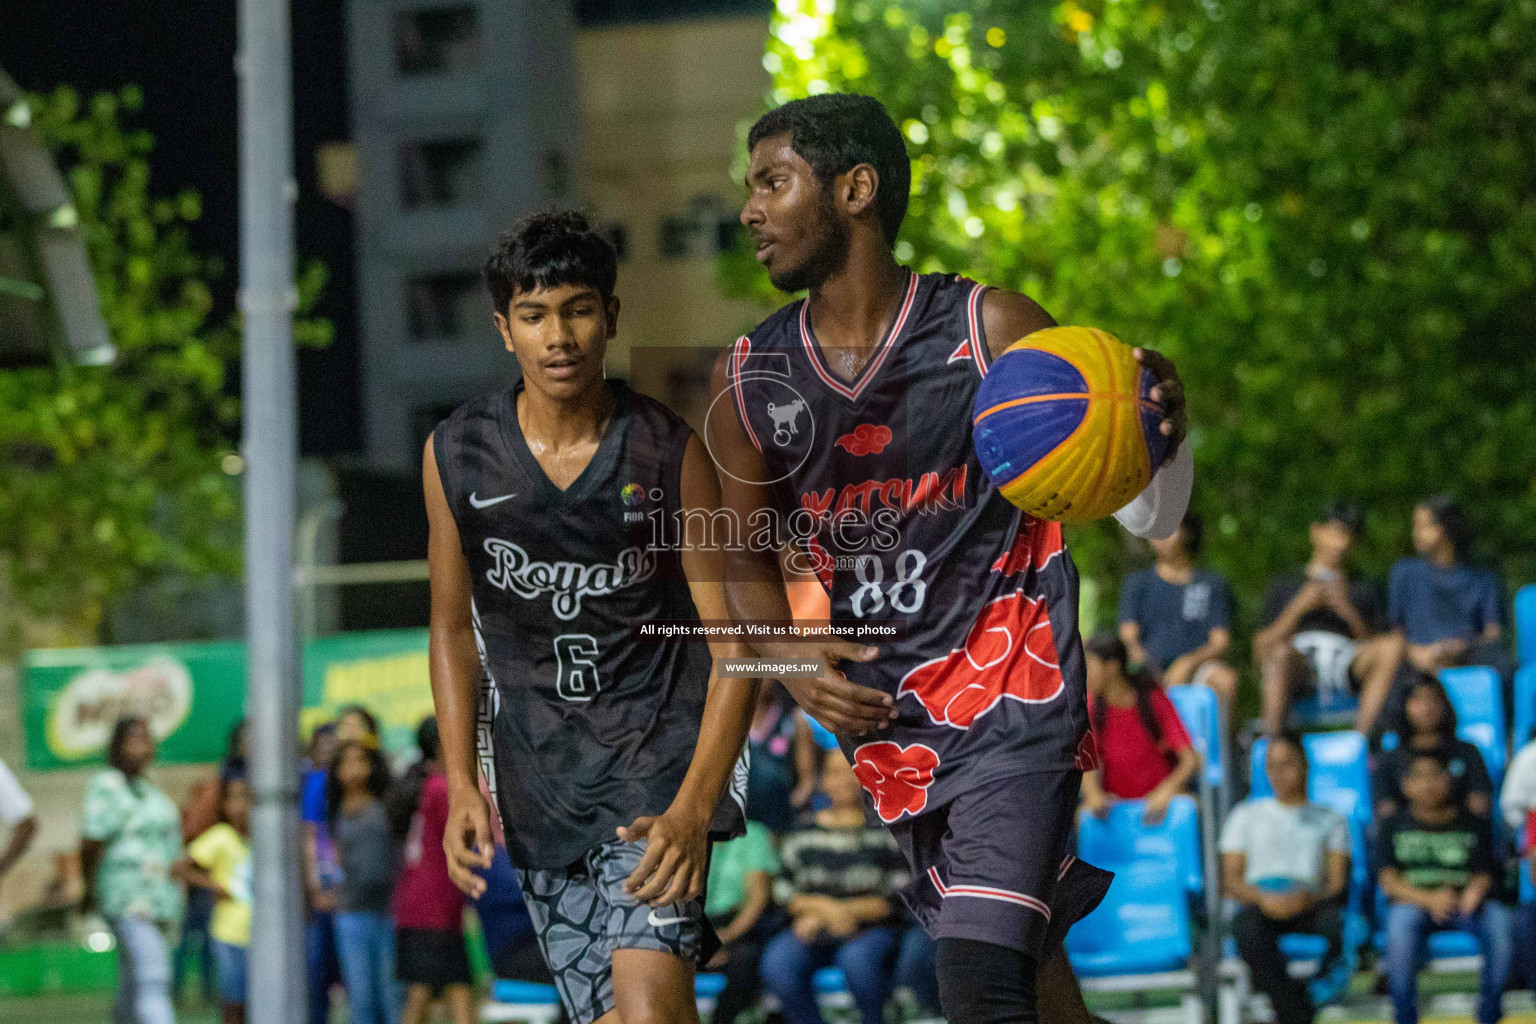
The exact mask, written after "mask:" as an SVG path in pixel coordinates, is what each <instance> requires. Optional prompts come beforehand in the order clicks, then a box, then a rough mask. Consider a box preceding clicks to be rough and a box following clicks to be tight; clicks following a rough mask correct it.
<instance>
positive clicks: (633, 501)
mask: <svg viewBox="0 0 1536 1024" xmlns="http://www.w3.org/2000/svg"><path fill="white" fill-rule="evenodd" d="M650 497H651V500H652V501H660V500H661V488H660V487H655V488H652V489H651V494H650ZM645 498H646V494H645V487H644V486H643V485H641V484H637V483H628V484H625V485H624V486H623V487H621V488H619V500H620V501H621V502H623V503H624V508H625V512H624V521H625V522H626V523H643V522H645V513H644V512H640V511H638V509H639V508H640V506H641V505H644V504H645Z"/></svg>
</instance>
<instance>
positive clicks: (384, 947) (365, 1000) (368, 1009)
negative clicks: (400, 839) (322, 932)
mask: <svg viewBox="0 0 1536 1024" xmlns="http://www.w3.org/2000/svg"><path fill="white" fill-rule="evenodd" d="M326 790H327V792H326V803H327V810H328V813H329V815H330V822H329V824H330V831H331V838H332V840H333V841H334V842H335V844H336V853H337V856H338V859H339V861H340V863H341V889H340V893H339V895H338V898H337V901H336V952H337V954H338V955H339V957H340V959H341V974H342V978H343V979H344V980H345V982H346V986H347V1004H348V1016H349V1019H350V1021H351V1024H397V1022H398V1021H399V1019H400V999H399V986H398V985H397V983H396V980H395V928H394V922H393V921H392V920H391V919H390V909H391V908H390V902H391V896H392V891H393V889H394V882H395V868H396V857H395V843H394V841H393V837H392V836H391V835H390V829H389V818H388V816H387V815H386V814H385V812H384V804H383V797H384V795H385V793H386V792H387V791H388V790H389V765H388V764H387V763H386V762H385V760H384V755H383V754H382V753H380V752H379V749H378V746H377V743H376V741H372V740H371V737H365V738H364V739H362V740H348V741H346V742H344V743H341V744H340V745H339V746H338V747H337V748H336V763H335V765H334V766H333V767H332V768H331V773H330V778H329V780H328V782H327V784H326Z"/></svg>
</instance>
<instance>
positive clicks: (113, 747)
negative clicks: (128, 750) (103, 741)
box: [107, 715, 149, 775]
mask: <svg viewBox="0 0 1536 1024" xmlns="http://www.w3.org/2000/svg"><path fill="white" fill-rule="evenodd" d="M135 726H143V727H144V730H145V731H146V732H148V731H149V720H148V719H146V718H144V717H143V716H142V715H124V716H123V717H121V718H119V719H118V720H117V722H116V724H114V725H113V726H112V736H111V738H110V739H108V740H107V764H109V765H111V766H112V767H113V768H116V769H117V770H118V771H120V772H122V773H123V774H124V775H127V774H128V769H127V768H126V767H124V765H123V744H125V743H127V742H128V733H130V732H131V731H133V729H134V727H135Z"/></svg>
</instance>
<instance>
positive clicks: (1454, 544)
mask: <svg viewBox="0 0 1536 1024" xmlns="http://www.w3.org/2000/svg"><path fill="white" fill-rule="evenodd" d="M1471 546H1472V529H1471V526H1470V525H1469V524H1468V522H1467V515H1466V513H1465V512H1464V511H1462V508H1461V506H1460V505H1457V504H1456V503H1455V502H1454V501H1452V500H1451V499H1450V498H1449V497H1448V496H1447V495H1443V494H1442V495H1437V496H1436V497H1433V498H1430V499H1429V500H1428V501H1425V502H1423V503H1421V504H1420V505H1418V506H1417V507H1416V508H1414V510H1413V547H1414V550H1415V551H1417V552H1418V554H1419V557H1418V558H1404V559H1402V560H1401V561H1399V562H1398V563H1397V564H1396V565H1394V566H1392V574H1391V576H1390V577H1389V578H1388V581H1387V619H1388V621H1389V622H1391V624H1392V626H1393V628H1395V629H1397V630H1399V631H1401V632H1402V634H1403V636H1404V637H1405V638H1406V640H1407V642H1408V643H1407V657H1408V662H1409V663H1410V664H1411V665H1412V666H1413V667H1414V668H1416V669H1418V670H1419V671H1420V672H1428V673H1434V672H1438V671H1439V670H1440V669H1442V668H1449V667H1450V666H1452V665H1493V666H1495V667H1497V668H1499V669H1500V671H1503V670H1504V669H1505V668H1506V667H1507V666H1508V663H1509V655H1508V654H1506V653H1505V652H1504V651H1503V649H1502V648H1500V647H1499V640H1500V639H1501V638H1502V636H1503V622H1504V612H1503V598H1502V596H1501V594H1500V590H1499V581H1498V577H1496V576H1494V574H1493V573H1491V572H1486V571H1484V570H1481V569H1474V568H1473V567H1472V566H1470V565H1468V564H1467V556H1468V553H1469V551H1470V548H1471Z"/></svg>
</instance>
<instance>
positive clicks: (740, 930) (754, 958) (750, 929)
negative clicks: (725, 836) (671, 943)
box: [704, 820, 783, 1024]
mask: <svg viewBox="0 0 1536 1024" xmlns="http://www.w3.org/2000/svg"><path fill="white" fill-rule="evenodd" d="M778 873H779V858H778V855H777V854H776V853H774V850H773V836H772V835H771V834H770V833H769V831H768V826H766V825H764V824H763V823H762V822H760V821H751V820H748V822H747V831H746V834H745V835H741V836H738V837H737V838H735V839H732V840H730V841H728V842H723V843H716V844H715V848H714V851H713V853H712V854H711V856H710V860H709V884H708V885H707V886H706V887H705V893H706V896H705V902H704V913H705V914H707V915H708V916H709V920H710V923H711V924H713V925H714V927H715V935H716V936H717V937H718V938H719V939H720V944H721V947H722V948H721V949H720V951H719V952H718V953H716V954H715V956H714V959H712V960H711V961H710V968H711V969H713V970H723V971H724V972H725V989H724V990H723V991H721V993H720V997H719V998H718V999H717V1000H716V1001H715V1012H714V1014H713V1015H712V1016H711V1017H710V1024H734V1021H735V1020H736V1018H737V1017H738V1016H739V1015H740V1014H741V1013H742V1011H744V1010H749V1009H751V1008H752V1007H754V1006H756V1005H757V1002H758V999H759V997H760V995H761V993H762V982H761V976H760V974H759V970H758V968H759V964H760V962H761V961H762V957H763V948H764V946H766V945H767V942H768V939H769V938H770V937H772V935H773V934H774V932H775V931H777V929H778V927H779V926H780V925H781V924H782V923H783V920H782V919H783V914H782V913H781V912H780V911H779V909H778V908H777V907H776V906H775V905H774V902H773V880H774V878H775V877H776V876H777V875H778Z"/></svg>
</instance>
